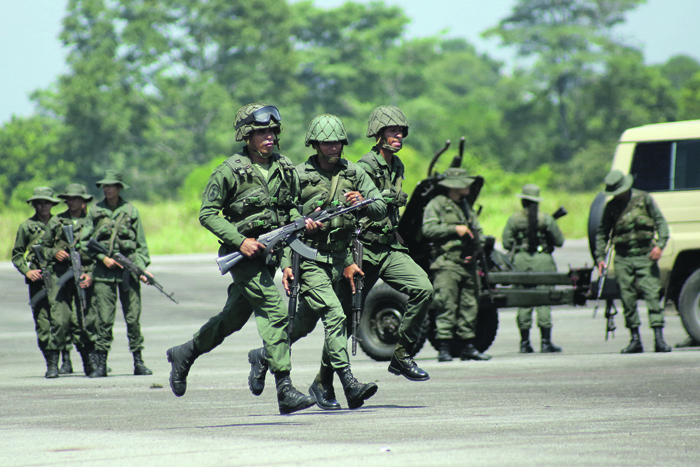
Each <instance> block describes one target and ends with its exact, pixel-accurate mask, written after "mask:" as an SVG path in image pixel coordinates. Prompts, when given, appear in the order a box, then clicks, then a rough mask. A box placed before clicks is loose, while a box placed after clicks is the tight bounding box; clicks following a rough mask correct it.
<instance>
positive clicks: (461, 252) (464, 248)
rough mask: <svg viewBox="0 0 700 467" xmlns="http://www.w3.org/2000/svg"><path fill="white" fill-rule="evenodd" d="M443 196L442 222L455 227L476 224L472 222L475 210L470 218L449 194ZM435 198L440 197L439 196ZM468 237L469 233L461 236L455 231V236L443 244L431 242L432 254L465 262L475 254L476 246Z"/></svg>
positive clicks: (435, 256)
mask: <svg viewBox="0 0 700 467" xmlns="http://www.w3.org/2000/svg"><path fill="white" fill-rule="evenodd" d="M441 197H442V198H444V200H441V201H443V202H442V203H441V204H442V211H441V212H440V221H441V223H443V224H447V225H451V226H455V227H456V226H458V225H474V224H473V222H471V221H472V216H474V212H472V211H471V210H470V211H469V218H467V214H465V213H464V210H463V209H462V207H461V206H459V204H458V203H456V202H455V201H454V200H452V199H451V198H449V197H447V196H442V195H441ZM435 199H438V197H436V198H435ZM468 239H470V237H469V235H465V236H463V237H459V236H458V235H457V233H456V231H455V237H454V238H450V239H449V240H447V241H445V242H444V243H442V244H438V243H431V244H430V252H431V256H432V257H433V258H437V257H438V256H443V255H444V257H445V259H447V260H450V261H453V262H458V263H463V261H462V260H464V258H466V257H467V256H473V255H474V250H475V246H476V245H475V244H474V242H473V241H472V242H467V240H468Z"/></svg>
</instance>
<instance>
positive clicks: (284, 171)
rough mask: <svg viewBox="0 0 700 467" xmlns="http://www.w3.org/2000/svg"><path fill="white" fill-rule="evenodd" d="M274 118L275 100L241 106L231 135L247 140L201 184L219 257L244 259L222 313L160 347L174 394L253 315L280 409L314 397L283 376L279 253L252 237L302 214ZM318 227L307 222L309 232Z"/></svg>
mask: <svg viewBox="0 0 700 467" xmlns="http://www.w3.org/2000/svg"><path fill="white" fill-rule="evenodd" d="M280 122H281V117H280V114H279V111H278V110H277V108H276V107H275V106H272V105H265V104H248V105H245V106H243V107H241V108H240V109H239V110H238V113H237V114H236V120H235V123H234V125H235V129H236V141H245V143H246V144H245V146H243V147H242V148H241V150H240V151H239V152H238V153H236V154H234V155H233V156H231V157H230V158H229V159H227V160H226V161H225V162H224V163H223V164H221V165H220V166H219V167H217V168H216V170H214V173H212V175H211V177H209V182H208V183H207V186H206V188H205V190H204V195H203V196H202V207H201V209H200V211H199V221H200V223H201V224H202V225H203V226H204V227H205V228H207V229H208V230H210V231H211V232H212V233H213V234H214V235H216V236H217V237H218V238H219V239H220V242H221V248H220V249H219V256H222V255H225V254H228V253H232V252H234V251H240V252H241V253H242V254H243V255H244V256H246V258H245V259H243V260H242V261H241V262H239V263H238V264H236V265H235V266H234V267H233V268H232V269H231V275H232V277H233V278H234V281H233V282H232V283H231V285H229V287H228V299H227V300H226V304H225V305H224V308H223V310H222V311H221V313H219V314H218V315H216V316H214V317H212V318H211V319H210V320H209V321H208V322H207V323H206V324H204V326H202V327H201V328H200V329H199V331H197V332H196V333H195V335H194V338H193V339H192V340H190V341H188V342H185V343H184V344H182V345H178V346H175V347H172V348H170V349H168V351H167V356H168V361H169V362H170V363H171V366H172V370H171V372H170V388H171V389H172V391H173V393H174V394H175V395H176V396H178V397H180V396H183V395H184V394H185V391H186V390H187V375H188V373H189V371H190V367H191V366H192V364H193V363H194V361H195V359H197V358H198V357H199V356H200V355H201V354H203V353H207V352H210V351H211V350H213V349H214V348H216V347H217V346H218V345H219V344H221V343H222V342H223V341H224V339H225V338H226V337H228V336H230V335H231V334H233V333H234V332H236V331H239V330H240V329H241V328H243V326H244V325H245V323H246V322H248V319H249V318H250V315H251V314H253V313H254V314H255V321H256V324H257V326H258V333H259V334H260V337H261V338H262V340H263V343H264V345H265V353H266V354H267V355H269V365H270V368H271V370H272V373H274V375H275V380H276V384H277V401H278V405H279V411H280V413H282V414H288V413H292V412H296V411H298V410H303V409H306V408H309V407H311V406H313V405H314V404H315V403H316V401H315V400H314V398H313V397H309V396H305V395H304V394H302V393H300V392H299V391H297V390H296V389H295V388H294V386H293V385H292V380H291V378H290V371H291V369H292V362H291V359H290V354H289V340H288V334H287V330H288V321H289V319H288V318H289V316H288V313H287V308H286V307H285V305H284V302H283V301H282V296H281V295H280V293H279V291H278V290H277V287H276V286H275V284H274V280H273V279H274V275H275V269H276V267H277V266H278V264H279V252H273V253H271V254H270V255H268V256H262V253H263V250H264V249H265V246H264V245H263V244H261V243H260V242H258V241H257V240H256V238H257V237H258V236H260V235H262V234H264V233H267V232H270V231H272V230H274V229H276V228H278V227H281V226H283V225H286V224H288V223H290V222H292V221H295V220H297V219H299V218H300V217H301V215H300V214H299V211H298V210H297V205H298V204H299V193H300V188H299V177H298V175H297V173H296V171H295V170H294V165H293V164H292V162H291V161H290V160H289V159H288V158H286V157H285V156H283V155H281V154H278V153H276V152H274V148H275V146H277V147H278V148H279V134H280V132H281V131H282V126H281V124H280ZM220 212H223V214H224V217H221V216H219V213H220ZM319 226H320V224H318V223H316V222H313V221H311V220H307V221H306V227H307V231H309V232H310V231H313V230H314V229H316V228H318V227H319ZM261 391H262V389H261Z"/></svg>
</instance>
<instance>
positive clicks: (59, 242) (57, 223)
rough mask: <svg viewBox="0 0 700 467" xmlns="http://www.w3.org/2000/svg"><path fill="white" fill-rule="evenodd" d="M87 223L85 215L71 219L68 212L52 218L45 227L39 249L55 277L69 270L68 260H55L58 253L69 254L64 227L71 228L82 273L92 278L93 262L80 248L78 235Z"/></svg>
mask: <svg viewBox="0 0 700 467" xmlns="http://www.w3.org/2000/svg"><path fill="white" fill-rule="evenodd" d="M87 221H88V216H87V214H85V213H81V215H80V217H78V218H73V217H71V215H70V212H69V211H68V210H66V211H64V212H62V213H60V214H57V215H55V216H53V217H52V218H51V220H49V225H48V226H47V227H46V233H45V234H44V238H43V240H42V241H41V247H42V252H43V254H44V258H46V259H47V260H48V262H49V264H50V267H51V271H52V272H53V273H54V274H56V275H57V276H60V275H61V274H63V273H64V272H66V271H67V270H68V269H70V260H66V261H58V260H56V253H58V252H59V251H65V252H66V253H70V245H69V243H68V239H67V238H66V234H65V232H64V231H63V226H64V225H72V226H73V238H74V244H73V246H74V247H75V249H76V250H77V251H78V253H80V262H81V264H82V272H83V273H87V274H90V275H91V276H92V273H93V272H94V269H95V262H94V261H93V260H92V258H91V257H90V256H88V255H87V253H86V252H84V251H83V250H82V249H81V247H80V234H81V233H82V230H83V228H84V227H85V225H86V224H87Z"/></svg>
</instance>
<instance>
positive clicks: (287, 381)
mask: <svg viewBox="0 0 700 467" xmlns="http://www.w3.org/2000/svg"><path fill="white" fill-rule="evenodd" d="M275 381H276V383H277V403H278V404H279V408H280V413H281V414H282V415H285V414H290V413H293V412H297V411H299V410H304V409H308V408H309V407H311V406H312V405H314V404H316V399H314V398H313V397H311V396H305V395H304V394H302V393H300V392H299V391H297V390H296V389H295V388H294V386H292V378H290V377H289V372H286V371H284V372H278V373H275Z"/></svg>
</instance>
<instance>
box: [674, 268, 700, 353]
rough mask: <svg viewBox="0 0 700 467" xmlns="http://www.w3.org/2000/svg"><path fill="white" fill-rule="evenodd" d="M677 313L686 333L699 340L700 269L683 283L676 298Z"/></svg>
mask: <svg viewBox="0 0 700 467" xmlns="http://www.w3.org/2000/svg"><path fill="white" fill-rule="evenodd" d="M678 313H679V314H680V315H681V321H682V322H683V327H684V328H685V330H686V332H687V333H688V335H689V336H690V337H692V338H693V339H695V340H696V341H700V269H698V270H696V271H695V272H694V273H692V274H691V275H690V277H688V279H686V281H685V283H684V284H683V288H682V289H681V294H680V296H679V298H678Z"/></svg>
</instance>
